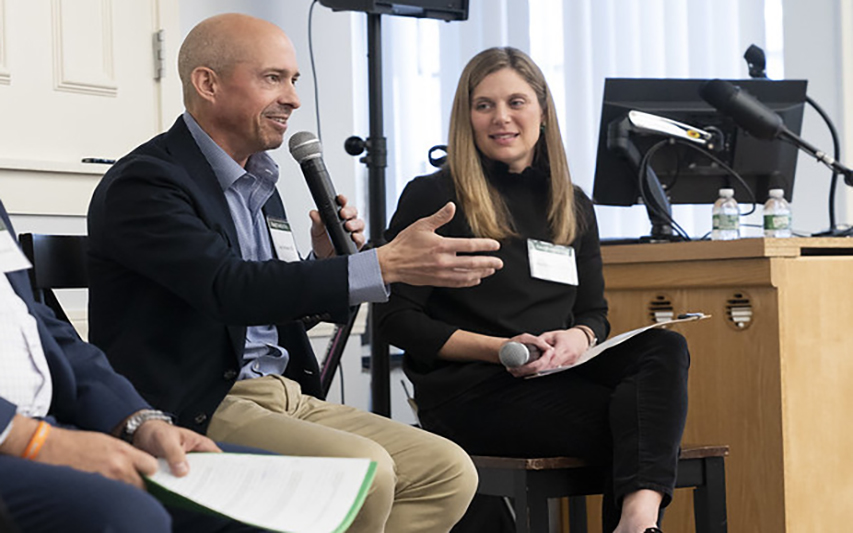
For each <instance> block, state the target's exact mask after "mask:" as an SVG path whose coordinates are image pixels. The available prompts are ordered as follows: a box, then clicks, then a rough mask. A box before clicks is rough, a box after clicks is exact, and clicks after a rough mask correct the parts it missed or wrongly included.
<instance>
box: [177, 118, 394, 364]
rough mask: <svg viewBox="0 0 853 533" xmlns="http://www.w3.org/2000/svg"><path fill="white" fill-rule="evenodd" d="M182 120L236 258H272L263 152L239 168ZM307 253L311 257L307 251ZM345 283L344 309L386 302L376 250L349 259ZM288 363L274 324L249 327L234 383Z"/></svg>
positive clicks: (270, 177)
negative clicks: (214, 189) (212, 183)
mask: <svg viewBox="0 0 853 533" xmlns="http://www.w3.org/2000/svg"><path fill="white" fill-rule="evenodd" d="M183 118H184V121H185V122H186V124H187V127H188V128H189V130H190V133H191V134H192V136H193V139H195V142H196V144H198V147H199V149H200V150H201V152H202V154H203V155H204V157H205V159H207V162H208V163H210V166H211V168H212V169H213V173H214V174H215V175H216V179H217V180H218V181H219V185H220V186H221V187H222V190H223V192H224V193H225V199H226V201H227V202H228V210H229V211H230V212H231V218H232V219H233V221H234V226H235V228H236V229H237V239H238V241H239V245H240V254H241V256H242V258H243V259H244V260H245V261H269V260H273V259H274V256H273V252H272V243H271V238H270V234H269V230H268V229H267V225H266V220H265V219H264V214H263V212H262V208H263V206H264V205H265V204H266V202H267V200H269V199H270V197H271V196H272V194H273V192H274V191H275V186H276V183H277V182H278V176H279V172H278V165H277V164H276V163H275V161H273V159H272V158H271V157H270V156H269V155H268V154H267V153H266V152H259V153H257V154H253V155H252V156H251V157H249V159H248V161H247V162H246V168H243V167H241V166H240V165H239V164H238V163H237V162H236V161H234V159H232V158H231V156H229V155H228V154H227V153H225V151H224V150H223V149H222V148H221V147H220V146H219V145H218V144H216V142H214V141H213V139H211V138H210V136H209V135H208V134H207V133H206V132H205V131H204V130H203V129H202V128H201V126H199V125H198V123H197V122H196V121H195V119H194V118H193V117H192V115H190V114H189V112H184V115H183ZM311 255H312V257H313V253H312V254H311ZM348 281H349V303H350V305H357V304H360V303H367V302H384V301H387V300H388V287H387V286H386V285H385V284H384V283H383V281H382V271H381V270H380V268H379V259H378V257H377V255H376V250H369V251H367V252H362V253H358V254H354V255H351V256H350V257H349V280H348ZM289 360H290V356H289V355H288V353H287V350H285V349H284V348H282V347H281V346H279V345H278V331H277V330H276V328H275V326H273V325H268V326H249V327H247V328H246V345H245V349H244V351H243V366H242V369H241V371H240V375H239V376H238V378H237V379H249V378H255V377H260V376H266V375H268V374H283V373H284V369H285V368H286V367H287V363H288V361H289Z"/></svg>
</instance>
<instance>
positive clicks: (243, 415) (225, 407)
mask: <svg viewBox="0 0 853 533" xmlns="http://www.w3.org/2000/svg"><path fill="white" fill-rule="evenodd" d="M207 435H208V436H209V437H210V438H212V439H214V440H217V441H222V442H229V443H233V444H242V445H245V446H254V447H257V448H262V449H265V450H269V451H273V452H276V453H280V454H283V455H309V456H322V457H367V458H370V459H371V460H373V461H376V464H377V469H376V478H375V480H374V482H373V486H372V487H371V489H370V492H369V493H368V496H367V500H366V501H365V503H364V506H363V507H362V509H361V511H360V512H359V514H358V516H357V517H356V519H355V521H354V522H353V524H352V526H350V529H349V531H351V532H358V533H361V532H370V533H379V532H388V533H416V532H446V531H449V530H450V528H451V527H452V526H453V524H455V523H456V522H457V521H458V520H459V519H460V518H461V517H462V515H463V514H464V513H465V510H466V509H467V507H468V504H469V503H470V501H471V498H472V497H473V495H474V491H475V490H476V488H477V473H476V470H475V469H474V465H473V464H472V463H471V460H470V458H469V457H468V455H467V454H466V453H465V452H464V451H463V450H462V449H461V448H459V447H458V446H457V445H455V444H453V443H452V442H450V441H449V440H446V439H444V438H442V437H439V436H437V435H433V434H431V433H428V432H426V431H422V430H419V429H416V428H413V427H409V426H407V425H405V424H400V423H398V422H394V421H393V420H389V419H387V418H384V417H381V416H377V415H374V414H371V413H366V412H364V411H360V410H358V409H354V408H352V407H348V406H345V405H338V404H333V403H327V402H324V401H321V400H318V399H316V398H314V397H313V396H308V395H303V394H302V390H301V388H300V387H299V384H298V383H296V382H294V381H291V380H289V379H287V378H284V377H281V376H266V377H263V378H257V379H249V380H244V381H239V382H237V383H236V384H235V385H234V387H233V388H232V389H231V391H230V392H229V393H228V395H227V396H226V397H225V399H224V400H223V401H222V404H220V406H219V408H218V409H217V410H216V412H215V413H214V414H213V418H212V419H211V422H210V427H209V428H208V431H207Z"/></svg>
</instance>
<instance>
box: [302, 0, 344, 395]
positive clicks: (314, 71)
mask: <svg viewBox="0 0 853 533" xmlns="http://www.w3.org/2000/svg"><path fill="white" fill-rule="evenodd" d="M317 2H319V0H313V2H311V7H309V8H308V57H309V59H310V60H311V79H312V80H313V82H314V116H316V117H317V138H318V139H319V140H320V142H323V134H322V133H320V91H319V89H318V86H319V84H318V83H317V68H316V67H315V66H314V32H313V31H312V28H313V26H314V24H313V20H314V6H316V5H317ZM341 378H343V374H342V375H341ZM342 392H343V391H342ZM342 403H343V402H342Z"/></svg>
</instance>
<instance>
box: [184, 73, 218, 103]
mask: <svg viewBox="0 0 853 533" xmlns="http://www.w3.org/2000/svg"><path fill="white" fill-rule="evenodd" d="M190 80H191V81H192V84H193V87H194V88H195V92H196V94H198V96H199V98H201V99H202V100H207V101H208V102H212V101H214V100H215V99H216V93H217V91H218V90H219V76H217V74H216V72H214V71H213V70H212V69H210V68H208V67H196V68H195V69H194V70H193V71H192V74H190Z"/></svg>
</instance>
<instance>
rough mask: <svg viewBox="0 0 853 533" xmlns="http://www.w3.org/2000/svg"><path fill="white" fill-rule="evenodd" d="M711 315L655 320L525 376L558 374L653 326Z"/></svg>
mask: <svg viewBox="0 0 853 533" xmlns="http://www.w3.org/2000/svg"><path fill="white" fill-rule="evenodd" d="M710 317H711V315H706V314H703V313H686V314H684V315H679V318H676V319H673V320H665V321H663V322H655V323H654V324H649V325H648V326H643V327H641V328H637V329H632V330H631V331H626V332H625V333H620V334H619V335H616V336H614V337H610V338H609V339H607V340H606V341H604V342H602V343H600V344H597V345H595V346H593V347H592V348H590V349H589V350H587V351H585V352H584V353H583V354H582V355H581V356H580V358H579V359H578V360H577V361H576V362H575V363H574V364H572V365H569V366H561V367H557V368H549V369H548V370H543V371H541V372H537V373H536V374H531V375H529V376H525V377H526V378H527V379H530V378H538V377H542V376H548V375H550V374H556V373H557V372H562V371H564V370H568V369H570V368H574V367H576V366H579V365H582V364H584V363H586V362H587V361H589V360H591V359H593V358H594V357H597V356H598V355H599V354H601V353H602V352H604V351H606V350H607V349H608V348H612V347H614V346H617V345H619V344H622V343H623V342H625V341H627V340H628V339H630V338H631V337H634V336H636V335H639V334H640V333H642V332H644V331H646V330H649V329H652V328H660V327H663V326H668V325H670V324H678V323H680V322H693V321H696V320H704V319H706V318H710Z"/></svg>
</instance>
